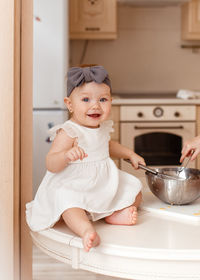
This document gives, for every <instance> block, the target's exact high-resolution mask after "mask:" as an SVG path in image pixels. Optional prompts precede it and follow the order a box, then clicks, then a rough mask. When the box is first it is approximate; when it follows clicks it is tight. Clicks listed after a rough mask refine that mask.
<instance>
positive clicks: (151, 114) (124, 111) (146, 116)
mask: <svg viewBox="0 0 200 280" xmlns="http://www.w3.org/2000/svg"><path fill="white" fill-rule="evenodd" d="M120 120H121V121H122V122H123V121H196V107H195V106H194V105H187V106H186V105H182V106H181V105H179V106H173V105H164V106H160V105H158V106H152V105H149V106H148V105H146V106H144V105H142V106H138V105H137V106H136V105H135V106H133V105H130V106H128V105H126V106H120Z"/></svg>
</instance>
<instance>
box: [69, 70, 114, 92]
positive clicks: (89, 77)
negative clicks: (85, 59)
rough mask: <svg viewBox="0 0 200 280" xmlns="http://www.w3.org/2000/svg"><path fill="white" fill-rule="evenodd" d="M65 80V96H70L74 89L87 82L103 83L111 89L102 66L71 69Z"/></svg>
mask: <svg viewBox="0 0 200 280" xmlns="http://www.w3.org/2000/svg"><path fill="white" fill-rule="evenodd" d="M67 78H68V79H67V96H70V94H71V92H72V91H73V89H74V88H75V87H79V86H81V85H82V84H84V83H89V82H96V83H98V84H101V83H105V84H106V85H108V86H109V87H110V89H111V83H110V79H109V76H108V73H107V71H106V70H105V68H104V67H103V66H92V67H83V68H81V67H72V68H70V69H69V71H68V75H67Z"/></svg>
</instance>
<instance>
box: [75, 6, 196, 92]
mask: <svg viewBox="0 0 200 280" xmlns="http://www.w3.org/2000/svg"><path fill="white" fill-rule="evenodd" d="M180 30H181V9H180V6H175V7H160V8H158V7H152V8H147V7H141V8H133V7H130V6H129V7H128V6H121V5H120V6H118V39H117V40H113V41H111V40H109V41H106V40H102V41H101V40H99V41H97V40H96V41H95V40H94V41H89V45H88V49H87V52H86V56H85V59H84V61H83V63H97V64H102V65H104V66H105V68H106V69H107V70H108V72H109V73H110V76H111V78H112V85H113V90H114V91H115V92H147V91H148V92H155V91H156V92H163V91H166V92H171V91H177V90H178V89H179V88H190V89H196V90H200V78H199V77H200V50H199V51H197V52H196V53H193V52H192V50H191V49H181V48H180V45H181V43H182V42H181V32H180ZM199 43H200V42H199ZM83 44H84V41H81V40H77V41H75V40H74V41H71V48H70V52H71V65H72V66H74V65H77V64H79V61H80V57H81V53H82V50H83Z"/></svg>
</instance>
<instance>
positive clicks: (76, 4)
mask: <svg viewBox="0 0 200 280" xmlns="http://www.w3.org/2000/svg"><path fill="white" fill-rule="evenodd" d="M69 11H70V13H69V18H70V25H69V26H70V39H116V37H117V26H116V14H117V3H116V0H109V1H107V0H70V1H69Z"/></svg>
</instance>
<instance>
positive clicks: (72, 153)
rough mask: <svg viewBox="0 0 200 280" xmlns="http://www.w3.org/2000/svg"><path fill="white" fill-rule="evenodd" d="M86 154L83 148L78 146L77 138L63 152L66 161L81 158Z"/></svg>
mask: <svg viewBox="0 0 200 280" xmlns="http://www.w3.org/2000/svg"><path fill="white" fill-rule="evenodd" d="M87 156H88V155H87V154H86V153H85V152H84V150H83V149H82V148H81V147H79V146H78V142H77V139H76V140H75V142H74V146H73V148H71V149H70V150H68V151H67V152H66V153H65V159H66V162H67V163H69V162H71V161H76V160H78V159H80V160H83V159H84V158H85V157H87Z"/></svg>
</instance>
